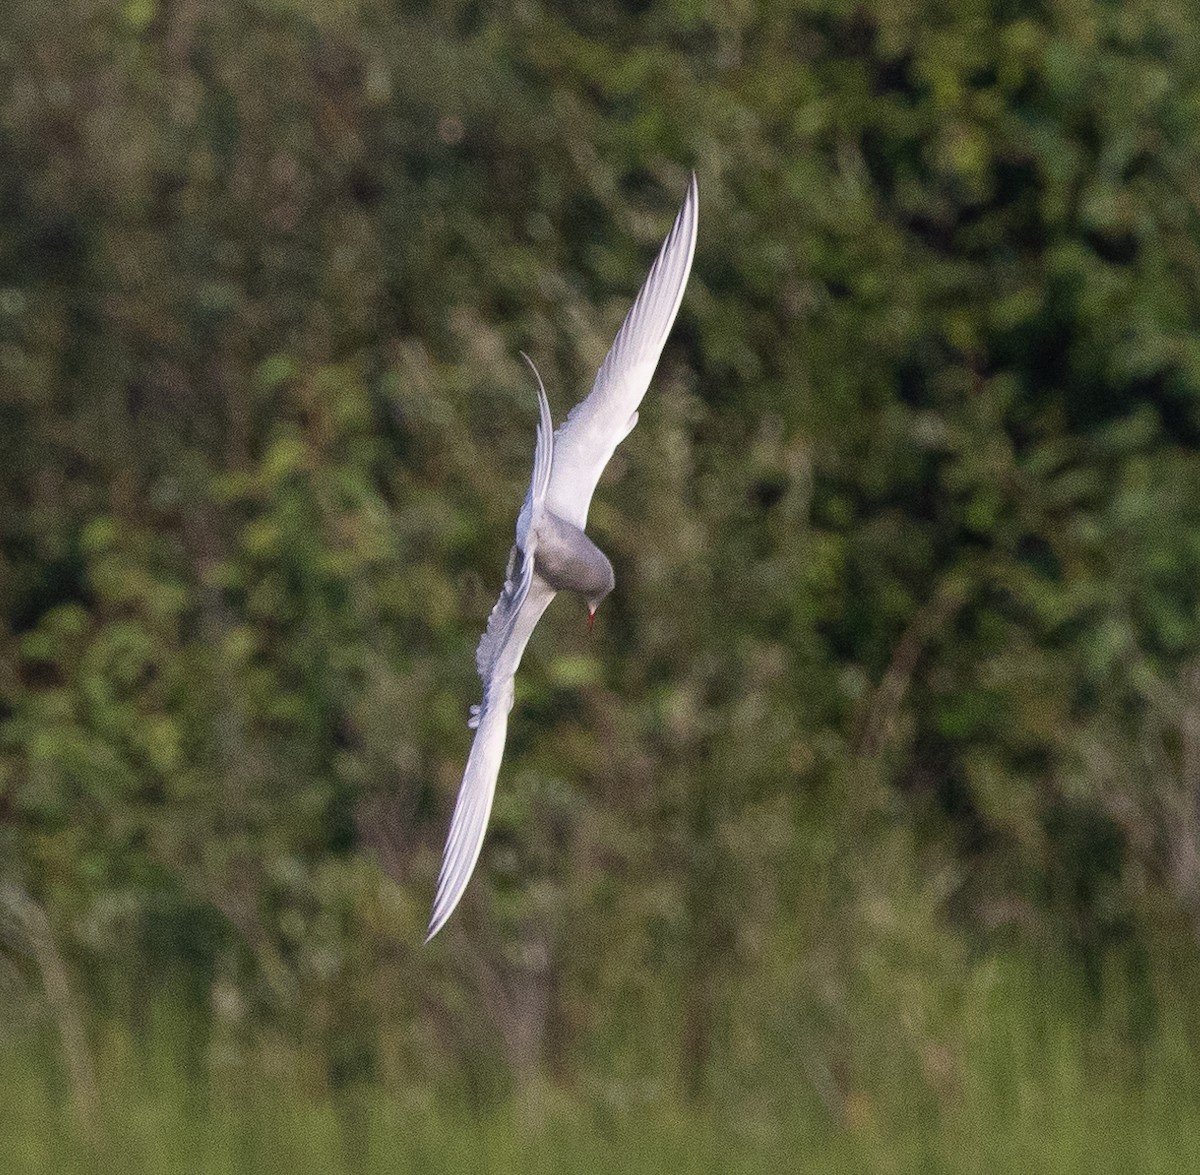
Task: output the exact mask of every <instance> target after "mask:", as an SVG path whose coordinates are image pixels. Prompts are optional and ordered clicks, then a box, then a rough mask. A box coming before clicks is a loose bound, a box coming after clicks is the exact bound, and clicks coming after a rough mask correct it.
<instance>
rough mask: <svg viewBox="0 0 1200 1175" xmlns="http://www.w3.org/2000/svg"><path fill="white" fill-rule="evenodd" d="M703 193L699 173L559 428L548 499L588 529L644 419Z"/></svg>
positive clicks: (684, 282) (561, 514)
mask: <svg viewBox="0 0 1200 1175" xmlns="http://www.w3.org/2000/svg"><path fill="white" fill-rule="evenodd" d="M698 208H699V194H698V192H697V189H696V175H695V173H694V172H693V173H692V178H691V182H690V183H689V184H688V190H687V195H686V196H684V199H683V205H682V207H681V208H680V209H679V214H678V215H677V216H676V217H675V224H674V225H673V226H672V228H671V231H670V232H669V233H668V234H667V239H666V240H665V241H664V242H663V244H662V248H661V249H660V250H659V253H658V256H657V257H656V258H655V260H654V264H653V265H652V266H651V267H650V273H649V275H648V276H647V278H646V281H645V283H644V284H643V286H642V288H641V290H640V291H639V293H638V296H637V298H636V299H635V301H634V303H633V306H632V307H631V308H630V311H629V313H628V314H627V315H626V316H625V321H624V322H623V323H622V324H621V329H620V330H619V331H618V332H617V337H616V338H615V339H614V340H613V345H612V347H610V348H609V352H608V356H607V358H605V360H604V363H603V365H602V366H601V368H600V370H599V372H598V373H597V375H596V380H595V382H594V383H593V384H592V390H591V392H590V393H589V395H588V397H587V399H586V400H583V401H582V402H581V403H579V404H576V405H575V407H574V408H573V409H571V413H570V415H569V416H568V417H567V419H566V421H565V422H564V423H563V424H562V426H561V427H560V428H559V430H558V432H557V433H555V435H554V468H553V470H552V471H551V474H550V486H549V489H548V490H547V493H546V506H547V508H548V509H550V510H551V511H553V513H555V514H557V515H558V516H559V517H560V518H563V519H565V520H566V521H567V522H573V523H574V524H575V525H576V526H578V527H580V528H581V529H582V528H583V527H584V526H585V525H586V523H587V514H588V507H589V506H590V505H591V501H592V494H593V493H594V492H595V489H596V483H597V482H598V481H599V480H600V474H601V473H603V472H604V467H605V466H606V465H607V464H608V462H609V459H610V458H611V457H612V455H613V451H614V450H615V449H616V447H617V446H618V445H619V444H620V443H621V442H622V441H623V440H624V439H625V438H626V437H627V436H628V435H629V433H630V431H631V430H632V429H633V426H634V425H635V424H637V409H638V405H639V404H640V403H641V402H642V397H643V396H644V395H645V394H646V388H647V387H649V385H650V378H651V376H653V374H654V369H655V367H656V366H657V365H658V357H659V355H661V354H662V349H663V344H664V343H666V341H667V335H668V334H669V333H670V330H671V326H672V324H673V323H674V321H675V315H676V313H677V312H678V310H679V303H680V302H681V301H682V299H683V291H684V287H685V286H686V285H687V280H688V274H689V273H691V269H692V255H693V253H694V252H695V250H696V228H697V224H698Z"/></svg>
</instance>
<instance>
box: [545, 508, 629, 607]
mask: <svg viewBox="0 0 1200 1175" xmlns="http://www.w3.org/2000/svg"><path fill="white" fill-rule="evenodd" d="M536 552H537V553H536V555H535V557H534V564H535V566H536V568H537V573H538V574H539V575H540V576H541V577H542V578H543V579H544V580H545V581H546V582H547V583H548V584H549V585H550V586H551V587H553V588H556V589H557V590H558V591H560V592H578V593H579V594H580V595H581V596H583V597H584V598H585V599H592V598H595V597H597V596H604V595H607V594H608V593H609V592H610V591H612V587H613V582H614V576H613V568H612V564H611V563H610V562H609V561H608V558H607V556H606V555H605V554H604V552H603V551H602V550H600V548H599V547H598V546H596V544H595V543H594V542H592V540H591V539H590V538H588V537H587V535H586V534H584V533H583V531H582V530H580V529H579V527H577V526H576V525H575V524H574V523H572V522H566V521H564V520H563V519H561V518H559V517H558V515H557V514H552V513H550V511H549V510H546V511H544V512H543V513H542V515H541V517H540V518H539V520H538V522H537V547H536Z"/></svg>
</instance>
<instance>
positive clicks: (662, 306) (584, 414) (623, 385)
mask: <svg viewBox="0 0 1200 1175" xmlns="http://www.w3.org/2000/svg"><path fill="white" fill-rule="evenodd" d="M698 204H699V193H698V191H697V187H696V176H695V173H694V172H693V174H692V178H691V182H690V183H689V184H688V190H687V194H686V195H685V196H684V199H683V205H682V206H681V207H680V209H679V213H678V215H677V216H676V218H675V223H674V225H673V226H672V228H671V231H670V232H669V233H668V234H667V238H666V240H665V241H663V244H662V248H661V249H660V250H659V253H658V256H657V257H656V258H655V261H654V264H653V265H652V266H651V267H650V273H649V274H648V276H647V277H646V281H645V283H644V284H643V285H642V288H641V290H640V291H639V292H638V296H637V298H636V299H635V301H634V303H633V306H632V307H631V308H630V310H629V313H628V314H627V315H626V316H625V321H624V322H623V323H622V324H621V329H620V330H619V331H618V332H617V337H616V339H614V340H613V345H612V347H611V348H610V349H609V352H608V356H607V357H606V358H605V360H604V363H603V365H602V366H601V368H600V370H599V372H598V373H597V375H596V379H595V382H594V383H593V384H592V390H591V392H590V393H589V395H588V396H587V398H586V399H585V400H583V401H581V402H580V403H578V404H576V405H575V407H574V408H573V409H571V412H570V414H569V415H568V416H567V419H566V421H565V422H564V423H563V424H562V425H561V426H560V427H559V429H558V431H557V432H554V427H553V423H552V421H551V418H550V405H549V403H548V401H547V399H546V389H545V387H544V386H543V385H542V379H541V376H540V375H538V372H537V368H536V367H534V365H533V362H532V360H530V359H529V358H528V356H524V355H523V357H524V358H525V360H526V362H528V363H529V366H530V367H531V368H533V374H534V377H535V379H536V380H537V390H538V409H539V420H538V428H537V443H536V446H535V449H534V457H533V477H532V479H531V481H530V484H529V490H528V492H527V493H526V495H525V502H524V505H523V506H522V507H521V512H520V515H519V516H518V518H517V535H516V542H515V544H514V546H513V548H512V553H511V554H510V555H509V559H508V570H507V573H506V576H505V583H504V590H503V591H502V592H501V593H500V598H499V600H497V601H496V605H495V607H494V608H493V609H492V612H491V615H490V616H489V617H488V622H487V631H486V632H485V633H484V634H483V637H482V639H481V640H480V642H479V648H478V649H477V650H476V653H475V664H476V667H477V668H478V670H479V676H480V678H481V679H482V681H483V698H482V700H481V701H480V703H479V705H478V706H472V707H471V717H470V720H469V725H470V726H471V727H473V728H474V730H475V741H474V743H473V744H472V746H471V753H470V756H469V757H468V759H467V767H466V771H465V773H464V775H463V781H462V787H461V788H460V789H459V793H458V801H457V803H456V804H455V807H454V816H453V817H452V819H451V821H450V834H449V836H448V838H447V840H446V848H445V852H444V854H443V856H442V867H441V872H440V873H439V875H438V883H437V894H436V896H435V898H434V903H433V914H432V917H431V918H430V921H429V933H428V935H427V936H426V939H425V941H426V942H428V941H429V940H430V939H431V938H433V936H434V935H435V934H437V932H438V931H439V930H441V928H442V927H443V926H444V925H445V923H446V919H447V918H449V917H450V915H451V914H452V913H453V912H454V907H455V906H457V905H458V901H459V899H460V898H461V897H462V895H463V891H464V890H465V889H466V887H467V882H468V881H469V880H470V878H471V873H472V872H473V871H474V869H475V863H476V862H477V861H478V860H479V853H480V850H481V849H482V847H483V837H484V832H485V831H486V829H487V822H488V816H489V815H490V813H491V810H492V798H493V796H494V795H495V792H496V777H497V776H498V775H499V772H500V760H501V758H502V757H503V754H504V740H505V736H506V735H507V733H508V714H509V711H510V710H511V709H512V704H513V678H514V676H515V675H516V672H517V667H518V665H520V663H521V654H522V653H523V652H524V651H525V645H526V644H527V643H528V641H529V638H530V636H531V635H532V633H533V630H534V628H535V627H536V626H537V622H538V621H539V620H540V619H541V616H542V613H543V612H544V611H545V610H546V606H547V605H548V604H549V603H550V601H551V600H552V599H553V598H554V596H555V594H556V593H558V592H560V591H571V592H575V593H577V594H578V595H580V596H582V597H583V598H584V600H586V601H587V607H588V626H589V628H590V627H591V624H592V621H593V619H594V618H595V615H596V608H597V606H598V605H599V604H600V601H601V600H603V599H604V597H605V596H607V595H608V593H609V592H610V591H612V589H613V569H612V564H611V563H610V562H609V561H608V559H607V558H606V556H605V555H604V553H603V552H602V551H601V550H600V549H599V547H597V546H596V545H595V543H593V542H592V540H591V539H589V538H588V537H587V535H586V534H584V530H583V528H584V527H585V526H586V525H587V516H588V507H589V506H590V504H591V501H592V494H593V493H594V492H595V489H596V483H597V482H598V481H599V479H600V474H601V473H602V472H603V471H604V467H605V466H606V465H607V464H608V462H609V458H611V457H612V455H613V452H614V450H615V449H616V447H617V446H618V445H619V444H620V443H621V441H623V440H624V439H625V438H626V437H627V436H628V435H629V433H630V432H631V431H632V430H633V426H634V425H635V424H637V419H638V405H639V404H640V403H641V402H642V397H643V396H644V395H645V394H646V388H647V387H648V386H649V384H650V378H651V376H653V374H654V369H655V367H656V366H657V365H658V358H659V355H660V354H661V353H662V349H663V345H664V344H665V343H666V341H667V335H668V334H669V333H670V330H671V326H672V324H673V323H674V321H675V315H676V313H677V312H678V310H679V304H680V302H681V301H682V300H683V291H684V287H685V286H686V285H687V280H688V274H689V273H690V272H691V268H692V254H693V253H694V252H695V248H696V228H697V223H698V221H697V215H698Z"/></svg>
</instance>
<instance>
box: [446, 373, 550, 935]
mask: <svg viewBox="0 0 1200 1175" xmlns="http://www.w3.org/2000/svg"><path fill="white" fill-rule="evenodd" d="M530 366H531V367H532V366H533V364H532V363H530ZM534 375H537V369H536V368H534ZM538 409H539V418H538V434H537V449H536V451H535V452H534V457H533V478H532V480H531V482H530V487H529V495H528V496H527V498H526V505H527V506H528V507H530V508H531V511H532V512H534V513H535V512H536V511H537V510H540V509H541V508H542V503H543V501H544V499H545V496H546V486H547V484H548V482H549V479H550V465H551V460H552V457H553V449H554V439H553V435H552V434H553V424H552V423H551V420H550V405H549V404H548V403H547V401H546V390H545V388H543V387H542V381H541V378H540V377H539V378H538ZM524 513H525V512H524V511H522V514H523V515H524ZM521 529H522V528H521V527H520V526H518V534H519V536H520V537H519V545H518V546H515V547H513V549H512V554H511V556H510V557H509V561H508V573H507V575H506V577H505V582H504V590H503V591H502V592H501V593H500V598H499V599H498V600H497V601H496V604H495V606H494V607H493V608H492V612H491V615H490V616H489V617H488V623H487V630H486V631H485V632H484V634H483V637H482V638H481V639H480V641H479V648H478V649H477V650H476V652H475V664H476V666H477V668H478V669H479V676H480V678H481V679H482V680H483V700H482V701H481V702H480V703H479V705H478V706H473V707H472V708H471V719H470V725H471V726H473V727H474V728H475V741H474V742H473V743H472V744H471V754H470V755H469V756H468V758H467V769H466V771H465V772H464V774H463V781H462V786H461V787H460V788H459V792H458V801H457V803H456V804H455V806H454V815H453V817H452V818H451V820H450V834H449V836H448V837H447V838H446V848H445V851H444V853H443V855H442V868H441V872H440V873H439V874H438V884H437V894H436V896H435V897H434V901H433V915H432V917H431V918H430V920H429V934H428V935H427V936H426V939H425V941H426V942H428V941H429V939H431V938H432V937H433V936H434V935H435V934H437V932H438V931H439V930H440V929H441V928H442V926H443V925H444V924H445V922H446V919H447V918H449V917H450V915H451V914H452V913H453V912H454V907H455V906H457V905H458V901H459V898H461V897H462V895H463V890H465V889H466V888H467V882H468V881H470V880H471V874H472V872H473V871H474V869H475V863H476V861H478V860H479V852H480V850H481V849H482V848H483V835H484V833H485V832H486V831H487V822H488V816H489V815H490V814H491V810H492V798H493V797H494V796H495V794H496V777H497V776H498V775H499V773H500V761H501V759H502V758H503V757H504V740H505V738H506V736H507V734H508V712H509V711H510V710H511V709H512V704H513V678H514V677H515V676H516V672H517V667H518V666H519V665H520V663H521V655H522V654H523V653H524V652H525V646H526V644H527V643H528V642H529V638H530V636H531V635H532V634H533V630H534V629H535V628H536V627H537V622H538V621H539V620H540V619H541V617H542V613H543V612H544V611H545V610H546V606H547V605H548V604H549V603H550V601H551V600H552V599H554V595H555V593H554V589H553V588H552V587H550V585H549V584H547V583H546V582H545V580H543V579H542V578H541V577H540V576H538V575H536V574H535V573H534V548H535V547H536V542H535V540H534V534H535V531H534V529H533V528H532V527H526V528H525V531H526V533H525V534H524V535H521V534H520V532H521ZM518 559H519V560H520V563H519V564H518V562H517V561H518Z"/></svg>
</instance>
